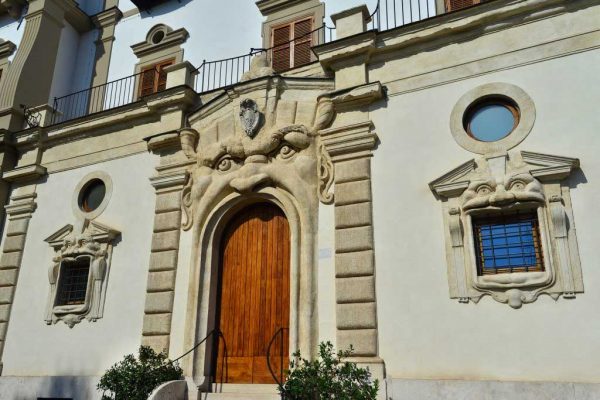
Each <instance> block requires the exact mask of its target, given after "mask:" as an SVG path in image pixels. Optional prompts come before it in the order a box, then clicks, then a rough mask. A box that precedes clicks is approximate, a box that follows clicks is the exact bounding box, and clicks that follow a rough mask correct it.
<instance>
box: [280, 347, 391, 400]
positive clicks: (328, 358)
mask: <svg viewBox="0 0 600 400" xmlns="http://www.w3.org/2000/svg"><path fill="white" fill-rule="evenodd" d="M352 352H353V349H352V347H350V349H349V350H346V351H340V352H338V353H337V355H336V354H335V352H334V350H333V345H332V344H331V343H330V342H327V343H321V344H319V358H318V359H315V360H314V361H308V360H306V359H304V358H302V357H301V356H300V352H296V353H294V354H293V357H294V358H293V359H292V361H290V370H288V371H286V373H287V380H286V382H285V383H284V384H283V388H280V389H279V390H280V391H281V392H282V394H284V396H285V399H286V400H323V399H336V400H374V399H375V398H376V397H377V391H378V390H379V381H378V380H377V379H376V380H374V381H373V380H372V378H371V372H370V371H369V369H368V368H360V367H358V366H357V365H356V364H354V363H352V362H346V361H342V359H343V358H348V357H350V356H351V355H352Z"/></svg>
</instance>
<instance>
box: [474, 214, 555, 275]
mask: <svg viewBox="0 0 600 400" xmlns="http://www.w3.org/2000/svg"><path fill="white" fill-rule="evenodd" d="M473 236H474V242H475V257H476V260H477V272H478V275H480V276H481V275H489V274H501V273H510V272H533V271H543V270H544V266H543V261H542V251H541V244H540V230H539V222H538V216H537V213H536V212H535V211H532V212H522V213H513V214H501V215H495V216H485V217H473Z"/></svg>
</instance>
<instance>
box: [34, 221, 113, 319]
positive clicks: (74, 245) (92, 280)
mask: <svg viewBox="0 0 600 400" xmlns="http://www.w3.org/2000/svg"><path fill="white" fill-rule="evenodd" d="M118 235H119V232H118V231H117V230H115V229H112V228H109V227H107V226H105V225H102V224H100V223H98V222H95V221H85V222H84V225H83V228H82V229H81V230H80V231H76V228H74V227H73V225H65V226H64V227H63V228H61V229H59V230H58V231H57V232H56V233H54V234H53V235H51V236H50V237H48V238H47V239H46V242H48V243H49V244H50V246H52V248H54V251H55V255H54V257H53V259H52V264H51V265H50V267H49V269H48V281H49V283H50V294H49V298H48V305H47V311H46V318H45V320H46V323H47V324H56V323H57V322H58V321H63V322H64V323H65V324H67V325H68V326H69V327H70V328H72V327H73V326H74V325H75V324H77V323H79V322H80V321H81V320H83V319H84V318H86V319H88V320H89V321H93V322H94V321H96V320H98V319H99V318H102V315H103V309H104V296H105V293H106V281H107V277H108V270H109V267H110V259H111V255H112V247H113V242H114V240H115V239H116V238H117V236H118ZM74 261H83V262H89V272H88V285H87V290H86V296H85V301H84V302H83V303H82V304H72V305H60V304H57V294H58V293H57V292H58V287H59V282H60V274H61V268H62V267H63V264H64V263H68V262H74Z"/></svg>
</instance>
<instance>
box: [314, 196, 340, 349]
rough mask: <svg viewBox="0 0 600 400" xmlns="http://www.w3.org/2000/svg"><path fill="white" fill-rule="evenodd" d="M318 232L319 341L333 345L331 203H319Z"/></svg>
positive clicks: (333, 232) (333, 233) (333, 301)
mask: <svg viewBox="0 0 600 400" xmlns="http://www.w3.org/2000/svg"><path fill="white" fill-rule="evenodd" d="M318 232H319V233H318V251H319V254H318V257H319V262H318V264H317V268H318V271H317V280H318V284H317V289H318V295H317V297H318V310H319V311H318V312H319V341H330V342H332V343H333V344H334V345H335V343H336V320H335V316H336V314H335V304H336V298H335V216H334V206H333V205H331V206H327V205H324V204H321V205H320V207H319V231H318Z"/></svg>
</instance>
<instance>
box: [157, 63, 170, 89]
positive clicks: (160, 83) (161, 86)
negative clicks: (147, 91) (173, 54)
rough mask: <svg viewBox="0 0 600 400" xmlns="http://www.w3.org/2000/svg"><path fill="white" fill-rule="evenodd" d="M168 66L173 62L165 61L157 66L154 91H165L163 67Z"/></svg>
mask: <svg viewBox="0 0 600 400" xmlns="http://www.w3.org/2000/svg"><path fill="white" fill-rule="evenodd" d="M169 65H173V61H167V62H165V63H162V64H160V65H159V66H158V68H157V69H158V84H157V87H156V91H157V92H160V91H161V90H165V89H166V88H167V73H166V72H165V67H168V66H169Z"/></svg>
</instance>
